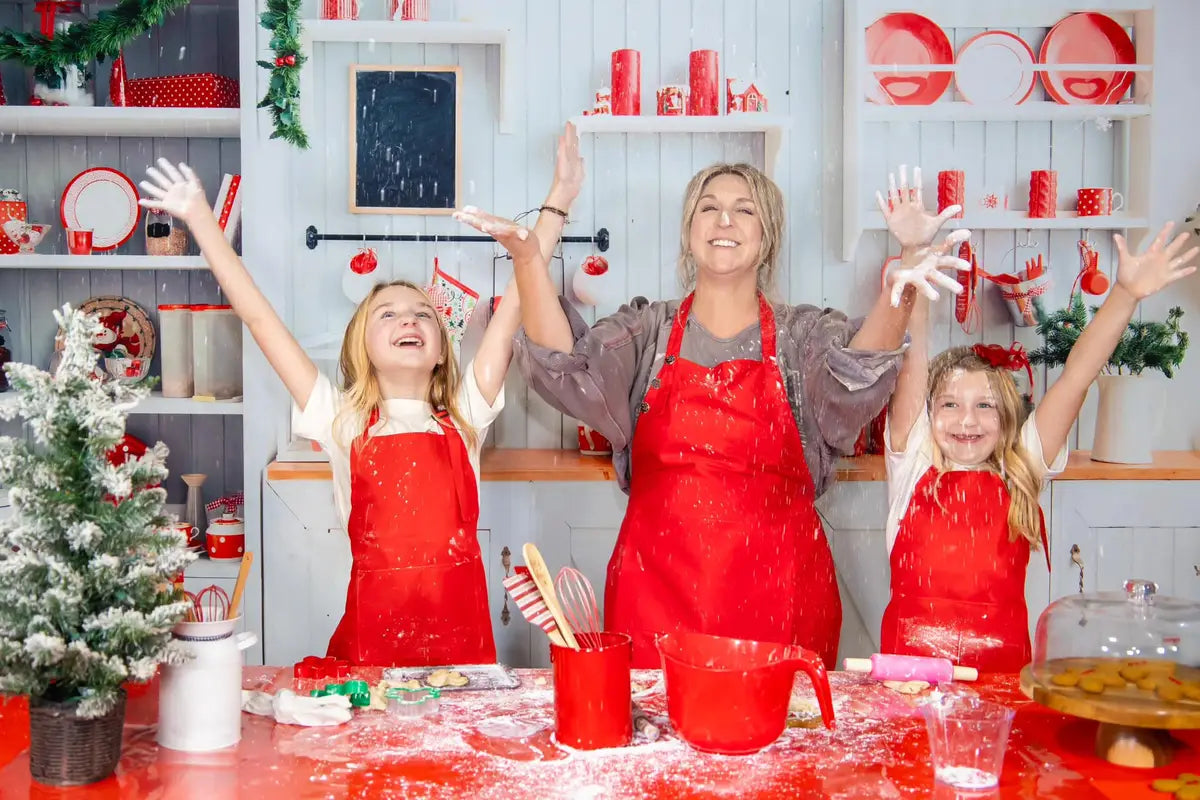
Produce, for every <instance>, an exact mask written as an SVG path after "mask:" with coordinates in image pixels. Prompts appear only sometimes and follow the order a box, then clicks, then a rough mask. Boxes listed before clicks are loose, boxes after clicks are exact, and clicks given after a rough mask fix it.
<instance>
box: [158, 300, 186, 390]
mask: <svg viewBox="0 0 1200 800" xmlns="http://www.w3.org/2000/svg"><path fill="white" fill-rule="evenodd" d="M158 340H159V347H160V348H161V349H160V351H159V356H160V358H161V359H162V393H163V397H191V396H192V395H193V394H195V384H194V381H193V363H192V307H191V306H190V305H163V306H159V307H158Z"/></svg>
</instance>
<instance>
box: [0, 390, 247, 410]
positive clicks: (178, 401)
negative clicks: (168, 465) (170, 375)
mask: <svg viewBox="0 0 1200 800" xmlns="http://www.w3.org/2000/svg"><path fill="white" fill-rule="evenodd" d="M15 402H17V393H16V392H14V391H8V392H4V393H3V394H0V405H11V404H13V403H15ZM129 413H130V414H193V415H211V414H217V415H240V414H241V413H242V401H241V400H221V401H218V402H208V401H204V400H193V399H192V398H190V397H163V396H162V392H151V393H150V396H149V397H147V398H146V399H145V400H143V401H142V402H140V403H138V404H137V406H135V407H134V408H133V409H132V410H131V411H130V412H129Z"/></svg>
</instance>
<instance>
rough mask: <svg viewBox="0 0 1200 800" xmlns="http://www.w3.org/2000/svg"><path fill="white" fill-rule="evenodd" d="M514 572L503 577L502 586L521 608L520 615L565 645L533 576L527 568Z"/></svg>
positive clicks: (553, 640) (518, 568)
mask: <svg viewBox="0 0 1200 800" xmlns="http://www.w3.org/2000/svg"><path fill="white" fill-rule="evenodd" d="M515 572H516V574H514V575H510V576H508V577H507V578H505V579H504V588H505V589H507V590H508V593H509V594H510V595H512V599H513V602H515V603H516V604H517V608H519V609H520V610H521V614H522V616H524V617H525V619H527V620H529V622H530V623H532V624H534V625H536V626H538V627H539V628H541V629H542V630H544V631H545V632H546V635H547V636H549V637H550V641H552V642H554V643H555V644H556V645H558V646H559V647H566V646H567V642H566V640H565V639H563V636H562V634H561V633H559V631H558V625H557V624H555V622H554V615H553V614H551V613H550V609H548V608H547V607H546V602H545V601H544V600H543V599H542V593H541V592H540V591H538V588H537V584H536V583H534V582H533V576H531V575H530V574H529V570H528V568H526V567H517V568H516V571H515Z"/></svg>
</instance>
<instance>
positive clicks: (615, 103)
mask: <svg viewBox="0 0 1200 800" xmlns="http://www.w3.org/2000/svg"><path fill="white" fill-rule="evenodd" d="M612 113H613V115H614V116H616V115H620V116H626V117H636V116H639V115H640V114H641V113H642V54H641V53H639V52H638V51H637V50H629V49H625V50H614V51H613V54H612Z"/></svg>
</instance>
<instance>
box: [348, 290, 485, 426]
mask: <svg viewBox="0 0 1200 800" xmlns="http://www.w3.org/2000/svg"><path fill="white" fill-rule="evenodd" d="M393 286H401V287H403V288H405V289H412V290H413V291H415V292H419V293H420V295H421V296H422V297H424V298H425V301H426V302H428V303H429V305H431V306H432V305H434V303H433V300H431V299H430V298H429V295H428V293H426V291H425V290H424V289H423V288H422V287H420V286H417V285H416V284H415V283H413V282H411V281H391V282H388V283H377V284H375V285H374V286H373V287H372V288H371V291H370V292H369V293H368V294H367V296H366V298H364V299H363V301H362V302H361V303H359V304H358V308H356V309H355V310H354V316H352V317H350V323H349V324H348V325H347V326H346V335H345V336H344V337H343V338H342V353H341V358H340V359H339V360H338V370H339V371H340V372H341V378H342V380H341V390H342V394H343V396H344V398H345V402H344V403H343V404H342V407H341V409H340V410H339V411H338V414H337V417H336V418H335V419H334V423H333V430H334V435H335V438H336V439H337V441H338V444H340V445H341V446H343V447H345V448H347V449H349V448H350V447H351V446H356V445H358V444H360V443H361V441H364V440H365V439H366V436H367V433H368V432H367V431H366V424H367V420H368V419H370V417H371V412H372V411H374V410H375V409H379V417H380V420H381V421H382V420H383V419H384V418H385V417H386V409H385V408H384V406H383V402H382V400H383V397H382V395H381V393H380V391H379V380H378V379H377V378H376V376H375V367H374V366H373V365H372V364H371V359H370V358H369V357H368V356H367V315H368V313H369V311H370V308H371V301H373V300H374V299H375V298H376V297H377V296H378V295H379V293H380V292H382V291H383V290H384V289H389V288H391V287H393ZM437 327H438V333H439V335H440V338H441V343H442V360H441V361H440V362H439V363H438V364H437V366H435V367H434V368H433V375H432V377H431V378H430V380H429V394H428V395H427V396H426V398H425V399H426V400H427V401H428V403H429V405H430V406H432V407H433V410H434V411H435V412H436V411H446V412H447V413H448V414H449V415H450V419H451V420H452V421H453V424H454V425H455V426H456V427H457V428H458V430H459V431H460V432H461V433H462V436H463V439H464V440H465V442H466V444H467V447H468V448H469V449H474V447H475V444H476V441H477V436H478V434H477V433H476V431H475V428H474V427H473V426H472V425H471V423H470V422H468V421H467V418H466V417H465V416H464V415H463V413H462V409H461V408H459V407H458V390H459V386H460V381H461V380H462V376H461V374H460V373H459V370H458V361H457V359H455V357H454V348H453V346H452V345H451V342H450V334H449V333H447V331H446V326H445V325H443V324H442V321H441V319H440V317H439V319H438V326H437ZM438 423H439V424H440V425H442V426H449V425H450V424H451V423H450V422H446V421H445V420H443V419H442V418H440V417H439V418H438ZM346 432H352V435H350V436H347V435H346Z"/></svg>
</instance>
